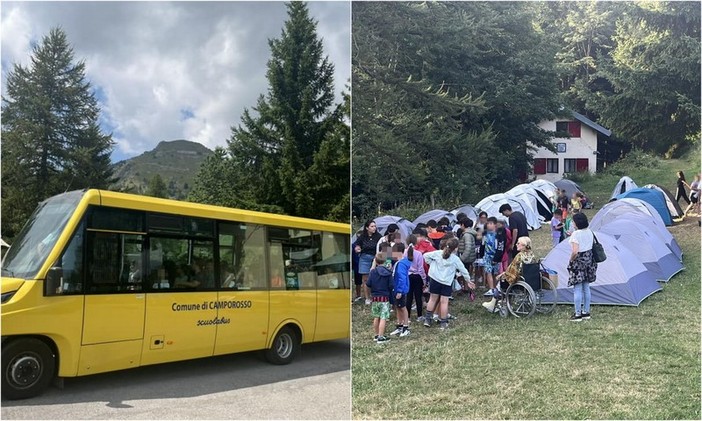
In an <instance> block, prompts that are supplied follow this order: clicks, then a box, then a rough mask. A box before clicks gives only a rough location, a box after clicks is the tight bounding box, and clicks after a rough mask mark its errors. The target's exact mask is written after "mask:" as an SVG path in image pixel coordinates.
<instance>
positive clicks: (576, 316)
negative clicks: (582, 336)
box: [568, 314, 583, 322]
mask: <svg viewBox="0 0 702 421" xmlns="http://www.w3.org/2000/svg"><path fill="white" fill-rule="evenodd" d="M568 320H570V321H571V322H579V321H582V320H583V316H581V315H579V314H573V315H572V316H570V319H568Z"/></svg>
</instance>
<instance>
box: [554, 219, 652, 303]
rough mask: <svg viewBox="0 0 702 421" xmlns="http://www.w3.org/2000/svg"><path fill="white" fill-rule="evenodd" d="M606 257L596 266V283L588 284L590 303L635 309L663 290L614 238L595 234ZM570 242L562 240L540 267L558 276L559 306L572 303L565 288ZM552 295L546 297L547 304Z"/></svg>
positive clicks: (569, 292) (570, 296) (571, 292)
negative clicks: (552, 271)
mask: <svg viewBox="0 0 702 421" xmlns="http://www.w3.org/2000/svg"><path fill="white" fill-rule="evenodd" d="M595 235H596V236H597V240H598V241H599V242H600V243H601V244H602V246H603V247H604V249H605V253H606V254H607V260H605V261H604V262H602V263H599V264H598V265H597V280H596V282H594V283H592V284H590V291H591V294H592V296H591V297H592V298H591V301H590V302H591V303H592V304H604V305H623V306H638V305H639V304H641V301H643V300H644V299H645V298H646V297H648V296H649V295H651V294H653V293H654V292H657V291H660V290H661V289H662V288H661V286H660V284H659V283H658V282H656V278H655V276H654V275H653V274H652V273H651V272H649V270H648V269H646V266H644V265H643V263H641V262H640V261H639V260H638V259H637V257H636V256H635V255H634V254H633V253H632V252H631V251H630V250H629V249H628V248H626V247H624V246H622V245H621V244H620V243H619V242H618V241H617V240H616V239H615V238H614V237H611V236H609V235H607V234H605V233H603V232H601V231H598V232H595ZM570 253H571V248H570V243H569V242H567V241H563V242H562V243H560V244H559V245H557V246H556V247H555V248H553V249H552V250H551V252H549V254H548V255H547V256H546V258H545V259H544V261H543V266H544V267H546V268H548V269H551V270H555V271H556V272H557V273H558V290H557V295H558V303H559V304H573V290H574V289H573V288H572V287H569V286H568V276H569V275H568V261H569V259H570ZM552 297H553V296H552V295H551V294H548V293H547V294H545V295H544V299H545V300H546V301H547V302H548V299H549V298H550V299H551V300H552Z"/></svg>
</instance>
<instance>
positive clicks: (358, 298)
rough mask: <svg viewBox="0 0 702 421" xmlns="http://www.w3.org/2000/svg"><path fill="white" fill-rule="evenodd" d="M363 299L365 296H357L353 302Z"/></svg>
mask: <svg viewBox="0 0 702 421" xmlns="http://www.w3.org/2000/svg"><path fill="white" fill-rule="evenodd" d="M362 299H363V297H356V298H354V299H353V302H354V303H355V302H357V301H361V300H362Z"/></svg>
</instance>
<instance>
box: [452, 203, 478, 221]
mask: <svg viewBox="0 0 702 421" xmlns="http://www.w3.org/2000/svg"><path fill="white" fill-rule="evenodd" d="M461 212H463V213H465V214H466V215H467V216H468V218H470V219H471V220H472V221H473V223H475V222H477V221H478V210H477V209H475V208H474V207H473V205H461V206H459V207H457V208H456V209H454V210H452V211H451V213H452V214H454V215H456V216H458V214H459V213H461Z"/></svg>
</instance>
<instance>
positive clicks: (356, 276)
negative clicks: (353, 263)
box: [353, 271, 363, 285]
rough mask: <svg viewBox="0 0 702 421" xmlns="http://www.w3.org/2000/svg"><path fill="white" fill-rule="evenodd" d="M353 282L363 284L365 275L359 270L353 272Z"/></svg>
mask: <svg viewBox="0 0 702 421" xmlns="http://www.w3.org/2000/svg"><path fill="white" fill-rule="evenodd" d="M353 283H354V285H363V275H361V274H360V273H359V272H358V271H356V272H354V273H353Z"/></svg>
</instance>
